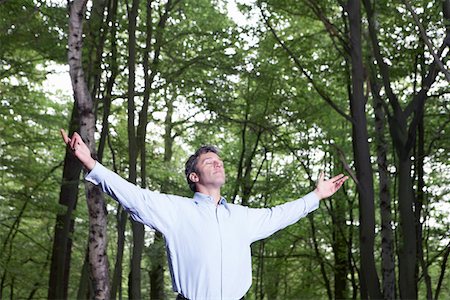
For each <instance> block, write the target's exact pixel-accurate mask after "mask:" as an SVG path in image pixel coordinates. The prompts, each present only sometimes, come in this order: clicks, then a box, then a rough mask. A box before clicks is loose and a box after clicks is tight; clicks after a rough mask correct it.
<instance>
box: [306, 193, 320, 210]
mask: <svg viewBox="0 0 450 300" xmlns="http://www.w3.org/2000/svg"><path fill="white" fill-rule="evenodd" d="M303 200H305V203H306V206H307V207H308V213H310V212H312V211H314V210H316V209H318V208H319V203H320V198H319V196H317V194H316V193H315V192H311V193H309V194H307V195H306V196H304V197H303Z"/></svg>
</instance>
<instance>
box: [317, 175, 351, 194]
mask: <svg viewBox="0 0 450 300" xmlns="http://www.w3.org/2000/svg"><path fill="white" fill-rule="evenodd" d="M324 177H325V175H324V173H323V172H320V175H319V180H318V181H317V186H316V189H315V190H314V192H316V194H317V196H319V198H320V199H324V198H328V197H330V196H332V195H333V194H334V193H336V192H337V191H338V190H339V188H340V187H341V186H342V184H344V182H345V181H346V180H347V179H348V176H344V174H339V175H337V176H334V177H333V178H330V179H328V180H325V178H324Z"/></svg>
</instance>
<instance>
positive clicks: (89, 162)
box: [84, 157, 97, 172]
mask: <svg viewBox="0 0 450 300" xmlns="http://www.w3.org/2000/svg"><path fill="white" fill-rule="evenodd" d="M96 162H97V161H96V160H95V159H93V158H92V157H91V158H90V159H88V160H87V161H86V163H84V168H85V169H86V170H87V171H88V172H90V171H91V170H92V169H93V168H94V167H95V164H96Z"/></svg>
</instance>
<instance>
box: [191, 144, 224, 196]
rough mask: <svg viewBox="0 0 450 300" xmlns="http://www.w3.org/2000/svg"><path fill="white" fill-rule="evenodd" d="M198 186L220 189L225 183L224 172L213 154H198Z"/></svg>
mask: <svg viewBox="0 0 450 300" xmlns="http://www.w3.org/2000/svg"><path fill="white" fill-rule="evenodd" d="M196 169H197V176H198V184H201V185H203V186H211V187H218V188H220V187H221V186H222V185H223V184H224V183H225V170H224V168H223V162H222V160H221V159H220V157H219V156H218V155H217V154H216V153H214V152H208V153H203V154H200V156H199V158H198V161H197V166H196Z"/></svg>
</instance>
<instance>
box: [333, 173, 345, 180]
mask: <svg viewBox="0 0 450 300" xmlns="http://www.w3.org/2000/svg"><path fill="white" fill-rule="evenodd" d="M342 177H344V174H339V175H337V176H334V177H333V178H331V179H330V181H331V182H336V181H337V180H339V179H341V178H342Z"/></svg>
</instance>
